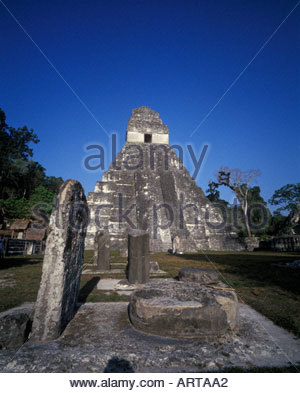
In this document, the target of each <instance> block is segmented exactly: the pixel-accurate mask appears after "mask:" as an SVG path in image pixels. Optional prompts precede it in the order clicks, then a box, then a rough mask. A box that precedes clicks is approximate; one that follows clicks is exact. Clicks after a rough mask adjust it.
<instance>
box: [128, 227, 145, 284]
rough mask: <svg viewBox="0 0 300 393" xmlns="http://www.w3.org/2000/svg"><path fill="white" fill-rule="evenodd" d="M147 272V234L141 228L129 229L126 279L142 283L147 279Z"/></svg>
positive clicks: (134, 282)
mask: <svg viewBox="0 0 300 393" xmlns="http://www.w3.org/2000/svg"><path fill="white" fill-rule="evenodd" d="M149 273H150V253H149V234H148V233H147V232H145V231H141V230H133V231H130V232H129V233H128V267H127V278H128V281H129V283H130V284H144V283H146V282H148V281H149Z"/></svg>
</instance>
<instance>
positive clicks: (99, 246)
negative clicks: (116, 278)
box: [94, 230, 110, 271]
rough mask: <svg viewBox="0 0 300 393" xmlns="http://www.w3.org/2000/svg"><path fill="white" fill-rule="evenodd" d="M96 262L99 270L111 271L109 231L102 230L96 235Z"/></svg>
mask: <svg viewBox="0 0 300 393" xmlns="http://www.w3.org/2000/svg"><path fill="white" fill-rule="evenodd" d="M94 261H95V262H96V264H97V269H98V270H100V271H101V270H110V239H109V233H108V231H105V230H101V231H98V232H97V233H96V235H95V247H94Z"/></svg>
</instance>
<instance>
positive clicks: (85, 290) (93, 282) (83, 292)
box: [78, 277, 100, 303]
mask: <svg viewBox="0 0 300 393" xmlns="http://www.w3.org/2000/svg"><path fill="white" fill-rule="evenodd" d="M99 281H100V278H99V277H93V278H91V279H90V280H89V281H88V282H87V283H85V284H84V286H83V287H82V288H81V289H80V292H79V297H78V302H79V303H85V302H86V299H87V298H88V296H89V294H90V293H91V292H92V291H93V289H94V288H95V287H96V286H97V284H98V282H99Z"/></svg>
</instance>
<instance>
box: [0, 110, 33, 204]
mask: <svg viewBox="0 0 300 393" xmlns="http://www.w3.org/2000/svg"><path fill="white" fill-rule="evenodd" d="M38 142H39V139H38V137H37V135H36V134H35V133H34V132H33V130H32V129H31V130H29V129H28V128H27V127H26V126H23V127H20V128H17V129H16V128H14V127H9V126H8V125H7V124H6V116H5V113H4V112H3V110H2V109H0V198H2V199H3V198H6V197H10V196H14V195H16V194H17V190H18V187H19V183H18V180H19V179H18V177H17V176H16V175H17V174H18V173H19V172H18V170H17V168H18V162H20V160H21V161H28V159H29V157H32V155H33V150H32V148H31V147H30V146H29V144H30V143H38Z"/></svg>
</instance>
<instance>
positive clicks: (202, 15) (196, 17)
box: [0, 0, 300, 200]
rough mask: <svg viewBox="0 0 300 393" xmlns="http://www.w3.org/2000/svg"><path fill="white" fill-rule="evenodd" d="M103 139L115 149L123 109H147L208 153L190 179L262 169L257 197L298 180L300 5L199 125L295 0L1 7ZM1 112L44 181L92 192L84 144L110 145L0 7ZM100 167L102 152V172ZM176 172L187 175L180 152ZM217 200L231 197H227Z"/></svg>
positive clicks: (10, 3)
mask: <svg viewBox="0 0 300 393" xmlns="http://www.w3.org/2000/svg"><path fill="white" fill-rule="evenodd" d="M4 3H5V4H6V6H7V7H8V8H9V9H10V11H11V13H12V14H13V15H14V16H15V18H17V19H18V21H19V22H20V23H21V25H22V26H23V28H24V29H25V30H26V31H27V32H28V34H29V35H30V36H31V38H32V39H33V40H34V42H35V43H36V44H37V45H38V46H39V47H40V48H41V50H42V51H43V52H44V53H45V55H46V56H47V57H48V58H49V59H50V61H51V62H52V63H53V65H54V66H55V67H56V68H57V70H58V71H59V72H60V74H61V75H62V76H63V78H64V79H65V81H66V82H67V83H68V84H69V86H71V87H72V89H73V90H74V91H75V92H76V94H77V95H78V96H79V97H80V99H81V100H82V102H84V104H85V105H86V106H87V107H88V108H89V110H90V111H91V112H92V113H93V114H94V116H95V117H96V119H97V120H98V122H99V123H100V124H101V125H102V126H103V127H104V128H105V130H106V131H107V133H108V134H111V133H113V132H115V133H117V134H118V150H120V149H121V146H122V145H123V143H124V142H125V133H126V126H127V121H128V119H129V117H130V115H131V110H132V108H135V107H138V106H141V105H148V106H150V107H151V108H152V109H154V110H156V111H158V112H159V113H160V115H161V118H162V119H163V122H164V124H167V125H168V126H169V130H170V142H171V144H174V143H179V144H181V145H183V146H185V145H187V144H191V145H192V146H193V147H194V149H195V151H196V152H199V154H200V151H201V149H202V146H203V144H205V143H207V144H209V151H208V154H207V156H206V158H205V161H204V164H203V166H202V169H201V171H200V173H199V175H198V178H197V183H198V184H199V185H200V186H201V187H202V188H203V190H204V191H205V190H206V188H207V183H208V181H209V180H210V179H213V177H214V173H215V171H216V170H217V169H218V168H219V167H220V166H221V165H227V166H229V167H233V168H236V167H238V168H241V169H250V168H254V169H260V170H261V173H262V174H261V176H260V178H259V179H258V180H259V181H258V185H259V186H260V187H261V190H262V195H263V197H264V198H265V199H268V198H270V197H271V195H272V194H273V192H274V190H275V189H278V188H280V187H281V186H283V185H285V184H287V183H295V182H299V172H300V171H299V169H300V167H299V146H300V140H299V139H300V137H299V135H300V133H299V127H300V122H299V97H300V94H299V93H300V68H299V64H300V50H299V49H300V39H299V38H300V23H299V19H300V5H299V7H297V8H296V9H295V11H294V12H293V13H292V14H291V15H290V16H289V17H288V19H287V20H286V21H285V23H284V24H283V25H282V26H281V27H280V29H279V30H278V31H277V33H276V34H275V35H274V37H273V38H272V40H271V41H270V42H269V43H268V45H266V47H265V48H264V49H263V50H262V51H261V53H259V55H258V56H257V57H256V59H255V60H254V61H253V62H252V64H251V65H250V66H249V67H248V68H247V69H246V71H245V72H244V73H243V75H242V76H241V77H240V78H239V80H238V81H237V82H236V84H235V85H234V86H233V87H232V88H231V89H230V91H229V92H228V93H227V94H226V95H225V97H224V98H223V99H222V100H221V102H220V103H219V104H218V106H217V107H216V108H215V109H214V110H213V112H212V113H211V115H210V116H209V117H208V118H207V119H206V121H205V122H203V123H202V125H201V127H200V128H199V129H198V130H197V132H195V133H194V135H193V136H191V133H192V132H193V130H194V129H195V128H196V127H197V126H198V124H199V123H200V122H201V121H202V119H203V118H204V117H205V116H206V114H207V113H208V112H209V111H210V109H211V108H212V107H213V106H214V105H215V104H216V102H217V101H218V100H219V99H220V97H221V96H222V95H223V93H224V92H225V91H226V90H227V88H228V87H229V86H230V85H231V83H232V82H233V81H234V79H235V78H236V77H237V76H238V75H239V73H240V72H241V71H242V70H243V69H244V68H245V67H246V66H247V64H248V63H249V62H250V60H251V59H252V58H253V56H254V55H255V54H256V52H257V51H258V50H259V49H260V48H261V47H262V45H263V44H264V43H265V42H266V40H267V39H268V38H269V37H270V35H271V34H272V33H273V32H274V30H275V29H276V28H277V27H278V26H279V25H280V23H281V22H282V21H283V20H284V18H285V17H286V16H287V15H288V14H289V13H290V11H291V10H292V9H293V8H294V7H295V5H296V4H297V1H295V0H293V1H292V0H272V1H269V0H266V1H255V0H254V1H253V0H252V1H250V0H249V1H248V0H236V1H232V0H228V1H225V0H216V1H214V0H206V1H198V0H185V1H177V0H172V1H169V0H159V1H156V0H152V1H151V0H147V1H143V0H123V1H115V0H103V1H102V0H97V1H96V0H85V1H83V0H81V1H78V0H65V1H63V2H62V1H57V0H52V1H45V0H39V1H38V0H32V1H31V0H28V1H24V0H22V1H21V0H20V1H19V0H18V1H17V0H6V1H5V0H4ZM0 45H1V63H0V65H1V68H0V106H1V107H2V109H3V110H4V111H5V112H6V115H7V122H8V124H10V125H13V126H22V125H24V124H26V125H27V126H28V127H30V128H33V129H34V130H35V131H36V133H37V134H38V136H39V138H40V140H41V142H40V143H39V144H38V145H36V146H34V159H35V160H37V161H39V162H40V163H41V164H42V165H43V166H44V167H45V168H46V170H47V174H48V175H53V176H62V177H63V178H64V179H67V178H75V179H78V180H79V181H80V182H81V183H82V184H83V186H84V188H85V191H86V192H89V191H92V190H93V188H94V185H95V182H96V181H97V180H100V178H101V173H99V172H95V171H87V170H86V169H84V167H83V160H84V158H85V157H86V156H87V155H88V153H87V152H86V151H85V147H86V146H87V145H89V144H92V143H97V144H101V145H102V146H104V147H106V149H107V150H106V151H107V153H109V152H110V150H109V145H110V141H109V138H108V137H107V135H106V133H105V132H104V131H103V130H102V128H101V127H100V126H99V124H98V122H97V121H95V119H94V118H93V117H92V116H91V114H90V113H89V112H88V111H87V110H86V108H85V107H84V106H83V105H82V103H81V102H80V101H79V100H78V98H76V97H75V95H74V94H73V92H72V91H71V89H70V88H69V87H68V86H67V85H66V83H65V82H64V81H63V80H62V79H61V77H60V76H59V75H58V74H57V73H56V72H55V70H54V69H53V68H52V67H51V66H50V65H49V63H48V62H47V61H46V60H45V58H44V57H43V55H42V54H41V53H40V52H39V50H38V49H37V48H36V46H35V45H34V44H33V43H32V41H31V40H30V39H29V38H28V37H27V36H26V34H25V33H24V32H23V31H22V29H21V28H20V26H18V24H17V23H16V21H15V20H14V19H13V18H12V16H11V15H10V14H9V13H8V12H7V10H6V9H5V8H4V7H3V5H2V4H1V2H0ZM109 163H110V157H109V154H107V156H106V165H107V166H108V165H109ZM184 163H185V165H186V167H187V168H188V169H189V170H190V171H192V169H193V168H192V165H191V162H190V160H189V159H188V157H187V155H186V156H185V157H184ZM222 196H223V197H224V198H226V199H227V200H231V197H232V196H231V193H230V192H229V191H223V192H222Z"/></svg>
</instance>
